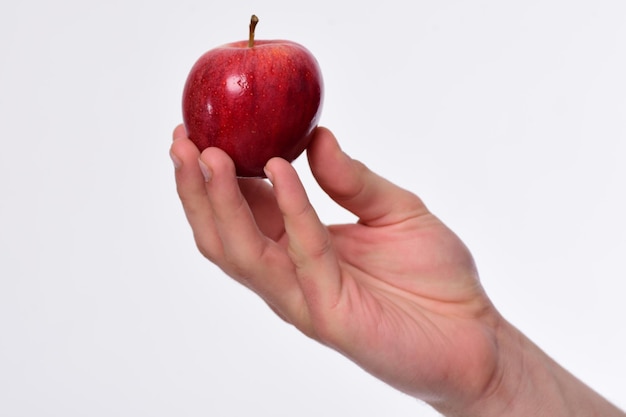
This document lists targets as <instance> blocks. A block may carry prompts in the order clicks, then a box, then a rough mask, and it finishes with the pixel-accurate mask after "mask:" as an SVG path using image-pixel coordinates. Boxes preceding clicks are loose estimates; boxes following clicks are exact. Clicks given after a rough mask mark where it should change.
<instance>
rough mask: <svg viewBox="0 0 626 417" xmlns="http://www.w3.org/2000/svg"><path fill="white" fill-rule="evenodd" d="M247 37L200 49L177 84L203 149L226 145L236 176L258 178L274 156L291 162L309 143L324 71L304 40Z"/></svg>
mask: <svg viewBox="0 0 626 417" xmlns="http://www.w3.org/2000/svg"><path fill="white" fill-rule="evenodd" d="M257 22H258V19H257V18H256V16H252V20H251V23H250V37H249V39H248V40H247V41H239V42H234V43H229V44H226V45H223V46H220V47H217V48H215V49H212V50H210V51H208V52H206V53H205V54H204V55H202V56H201V57H200V58H199V59H198V61H197V62H196V63H195V64H194V66H193V67H192V69H191V71H190V73H189V76H188V77H187V82H186V83H185V87H184V91H183V121H184V123H185V128H186V129H187V134H188V136H189V138H190V139H191V140H192V141H193V142H194V143H195V144H196V146H197V147H198V149H200V150H201V151H202V150H204V149H205V148H207V147H212V146H215V147H218V148H220V149H222V150H224V151H225V152H226V153H227V154H228V155H229V156H230V157H231V158H232V159H233V161H234V163H235V167H236V171H237V176H239V177H264V173H263V167H264V166H265V164H266V163H267V161H268V160H269V159H270V158H272V157H275V156H279V157H282V158H284V159H286V160H288V161H289V162H291V161H293V160H294V159H296V158H297V157H298V155H300V154H301V153H302V152H303V151H304V150H305V149H306V147H307V145H308V144H309V141H310V139H311V137H312V134H313V130H314V129H315V127H316V126H317V124H318V121H319V118H320V115H321V110H322V100H323V95H324V92H323V89H324V88H323V82H322V74H321V71H320V68H319V65H318V63H317V60H316V59H315V57H314V56H313V55H312V54H311V52H309V51H308V50H307V49H306V48H305V47H303V46H302V45H299V44H297V43H295V42H291V41H287V40H265V41H263V40H259V41H255V40H254V29H255V26H256V23H257Z"/></svg>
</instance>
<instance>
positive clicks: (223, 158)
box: [170, 127, 302, 321]
mask: <svg viewBox="0 0 626 417" xmlns="http://www.w3.org/2000/svg"><path fill="white" fill-rule="evenodd" d="M174 138H175V139H174V142H173V144H172V147H171V150H170V154H171V156H172V159H173V160H174V165H175V167H176V170H175V171H176V185H177V190H178V193H179V196H180V199H181V201H182V203H183V208H184V210H185V214H186V215H187V218H188V220H189V223H190V225H191V228H192V230H193V233H194V238H195V240H196V243H197V246H198V248H199V249H200V251H201V252H202V254H203V255H204V256H206V257H207V258H208V259H209V260H211V261H212V262H214V263H215V264H217V265H218V266H219V267H220V268H222V269H223V270H224V271H225V272H226V273H227V274H229V275H230V276H231V277H233V278H235V279H236V280H237V281H239V282H240V283H242V284H244V285H245V286H247V287H249V288H251V289H252V290H253V291H255V292H257V293H258V294H259V295H260V296H261V297H262V298H263V299H264V300H265V301H266V302H267V303H268V304H270V306H271V307H272V309H274V310H275V311H276V312H277V313H279V315H280V316H281V317H283V318H285V319H287V320H290V321H291V320H293V317H296V316H302V308H301V306H302V294H301V291H300V288H299V285H298V283H297V281H296V280H295V274H294V268H293V264H292V263H291V260H290V259H289V257H288V256H287V255H286V253H285V251H284V250H283V249H282V248H280V247H279V245H278V243H276V242H274V241H273V239H271V238H270V236H269V235H268V236H266V235H265V234H264V230H261V229H260V228H259V226H258V225H257V222H256V219H257V218H261V217H269V218H270V219H273V220H274V222H273V223H272V224H271V225H266V226H264V229H266V230H270V229H271V231H272V233H274V234H275V235H277V236H280V235H282V234H284V228H282V215H281V214H280V212H279V211H278V209H277V207H276V202H275V201H274V200H273V197H272V198H271V199H270V197H271V195H273V192H272V187H271V186H270V185H269V184H267V183H266V182H264V181H262V180H240V181H238V180H237V178H236V176H235V169H234V165H233V162H232V160H231V159H230V158H229V157H228V156H227V155H226V154H225V153H224V152H223V151H221V150H219V149H216V148H209V149H206V150H205V151H204V152H203V153H202V154H200V153H199V151H198V149H197V148H196V146H195V145H194V144H193V143H192V142H191V141H190V140H189V139H187V138H186V134H185V131H184V128H182V127H178V128H176V130H175V131H174ZM244 193H245V194H246V196H245V197H247V198H248V199H249V200H250V205H249V204H248V201H247V200H246V198H245V197H244ZM272 204H273V206H272ZM251 206H253V207H256V210H257V212H256V213H253V211H252V209H251ZM277 218H280V220H281V221H280V226H278V225H277V224H276V221H275V220H276V219H277ZM261 224H263V223H261ZM281 230H282V232H281Z"/></svg>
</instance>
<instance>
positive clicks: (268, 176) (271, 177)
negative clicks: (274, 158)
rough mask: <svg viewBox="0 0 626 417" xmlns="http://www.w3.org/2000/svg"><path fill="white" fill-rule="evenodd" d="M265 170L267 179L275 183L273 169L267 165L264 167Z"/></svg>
mask: <svg viewBox="0 0 626 417" xmlns="http://www.w3.org/2000/svg"><path fill="white" fill-rule="evenodd" d="M263 172H264V173H265V176H266V177H267V179H268V180H270V182H271V183H274V177H273V175H272V173H271V171H270V170H269V169H267V167H263Z"/></svg>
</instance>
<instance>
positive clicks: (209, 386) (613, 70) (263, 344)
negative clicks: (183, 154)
mask: <svg viewBox="0 0 626 417" xmlns="http://www.w3.org/2000/svg"><path fill="white" fill-rule="evenodd" d="M342 4H346V5H349V7H348V6H343V5H342ZM342 4H340V3H339V2H337V1H325V0H324V1H316V2H308V3H298V2H294V1H292V0H284V1H278V0H274V1H237V2H234V1H221V2H216V1H213V0H202V1H191V0H176V1H175V2H174V1H165V0H162V1H159V2H153V1H139V0H131V1H120V0H110V1H70V0H57V1H54V2H51V1H44V0H31V1H21V2H17V1H13V2H3V3H2V6H0V121H1V123H0V127H1V131H0V141H1V144H2V146H1V147H0V415H2V416H65V417H67V416H87V415H88V416H112V415H115V416H207V415H208V416H242V415H260V416H294V415H297V416H319V415H324V416H416V415H421V416H432V415H435V413H434V412H433V411H431V410H430V409H429V408H428V407H427V406H425V405H423V404H422V403H420V402H417V401H415V400H413V399H411V398H407V397H406V396H404V395H402V394H399V393H397V392H395V391H394V390H392V389H391V388H388V387H387V386H386V385H383V384H382V383H380V382H378V381H377V380H375V379H374V378H372V377H371V376H369V375H368V374H366V373H364V372H363V371H362V370H360V369H359V368H357V367H356V366H355V365H353V364H352V363H350V362H349V361H347V360H346V359H344V358H343V357H341V356H339V355H338V354H336V353H334V352H332V351H330V350H328V349H326V348H324V347H322V346H320V345H318V344H317V343H315V342H313V341H310V340H308V339H306V338H305V337H304V336H301V335H300V334H298V333H297V332H296V331H295V330H293V329H292V328H291V327H289V326H287V325H285V324H284V323H283V322H282V321H280V320H279V319H277V318H276V317H274V316H273V314H272V313H271V312H270V311H269V309H268V308H266V307H265V305H263V303H262V302H260V301H259V300H257V299H256V297H254V295H253V294H251V293H250V292H248V291H247V290H245V289H243V288H242V287H240V286H239V285H237V284H235V283H233V282H231V281H230V280H229V279H228V278H227V277H225V276H224V275H223V274H222V273H221V272H219V270H218V269H216V268H215V267H214V266H212V265H211V264H209V263H208V261H205V260H204V259H203V258H202V257H201V256H200V255H199V254H198V253H197V251H196V249H195V246H194V244H193V241H192V237H191V233H190V230H189V228H188V226H187V224H186V222H185V219H184V216H183V212H182V209H181V208H180V205H179V201H178V200H177V197H176V194H175V189H174V182H173V175H172V172H173V169H172V166H171V163H170V160H169V158H168V148H169V142H170V135H171V131H172V130H173V128H174V127H175V125H176V124H178V123H179V122H180V120H181V113H180V95H181V91H182V87H183V83H184V80H185V77H186V75H187V72H188V70H189V69H190V67H191V65H192V64H193V62H194V61H195V60H196V59H197V58H198V57H199V56H200V55H201V54H202V53H203V52H205V51H206V50H208V49H210V48H212V47H214V46H217V45H220V44H223V43H227V42H230V41H235V40H240V39H244V38H245V37H246V35H247V25H248V19H249V16H250V14H251V13H256V14H258V15H259V17H260V19H261V21H260V23H259V26H258V28H257V37H258V38H259V39H262V38H265V39H267V38H288V39H291V40H295V41H298V42H300V43H302V44H304V45H306V46H307V47H308V48H309V49H310V50H311V51H312V52H313V53H314V54H315V55H316V56H317V58H318V60H319V62H320V65H321V67H322V70H323V73H324V76H325V83H326V102H325V107H324V112H323V116H322V124H323V125H326V126H328V127H330V128H331V129H332V130H334V132H335V133H336V134H337V136H338V137H339V140H340V142H341V144H342V146H343V147H344V149H345V150H346V151H347V152H349V153H350V154H352V155H353V156H354V157H356V158H359V159H361V160H363V161H364V162H366V163H367V164H368V165H370V166H371V167H372V168H373V169H375V170H377V171H378V172H380V173H382V174H383V175H385V176H387V177H388V178H390V179H392V180H394V181H395V182H397V183H399V184H401V185H402V186H404V187H406V188H409V189H411V190H412V191H414V192H416V193H417V194H419V195H420V196H421V197H422V198H423V199H424V200H425V201H426V202H427V204H428V205H429V207H430V208H431V209H432V210H433V211H434V212H435V213H437V214H438V215H439V216H440V217H441V218H442V219H443V220H444V221H445V222H447V223H448V224H449V225H450V226H451V227H452V228H453V229H454V230H455V231H456V232H457V233H458V234H459V235H460V236H461V237H462V238H463V239H464V241H465V242H466V243H467V244H468V246H469V247H470V248H471V250H472V252H473V253H474V255H475V257H476V259H477V262H478V265H479V268H480V270H481V275H482V280H483V282H484V285H485V287H486V289H487V291H488V293H489V294H490V296H491V297H492V298H493V300H494V302H495V304H496V305H497V306H498V307H499V309H500V310H501V311H502V312H503V314H504V315H505V316H506V317H507V318H508V319H509V320H510V321H511V322H513V323H514V324H515V325H517V326H518V327H519V328H520V329H522V330H523V331H524V332H525V333H526V334H528V335H529V336H530V337H531V338H532V339H533V340H535V341H536V342H537V343H538V344H539V345H540V346H541V347H542V348H543V349H545V350H546V351H547V352H548V353H549V354H550V355H552V356H553V357H554V358H556V359H557V360H558V361H559V362H560V363H562V364H563V365H564V366H565V367H567V368H568V369H570V370H571V371H572V372H573V373H575V374H576V375H578V376H579V377H580V378H582V379H583V380H585V381H586V382H587V383H588V384H590V385H591V386H592V387H594V388H595V389H597V390H598V391H600V392H601V393H603V394H604V395H605V396H607V397H609V398H611V399H612V400H613V401H614V402H616V403H617V404H618V405H620V406H621V407H626V388H625V385H624V380H625V378H626V356H625V355H624V352H626V331H625V330H624V319H625V317H626V306H625V304H624V301H623V299H624V295H623V294H624V290H625V289H626V287H625V284H624V282H625V281H626V265H625V262H624V260H625V259H626V216H624V213H626V197H625V194H626V192H625V189H626V164H625V163H624V161H625V159H626V77H625V76H624V74H626V3H625V2H623V1H622V0H614V1H607V0H588V1H565V0H563V1H557V0H529V1H509V2H503V1H495V0H494V1H460V0H459V1H437V2H432V1H415V2H408V1H406V2H402V1H394V0H391V1H384V2H376V3H373V2H371V3H364V2H360V3H354V2H348V3H342ZM295 164H296V166H297V167H298V169H299V171H300V172H302V175H303V177H304V180H305V181H306V184H307V187H308V189H309V190H310V193H311V198H312V199H313V200H314V203H315V204H316V206H317V207H318V208H319V211H320V215H321V216H322V218H323V220H324V221H326V222H336V221H352V217H351V216H349V215H347V214H346V213H344V212H342V211H341V210H339V209H337V208H335V207H334V206H333V205H332V204H331V203H330V202H329V201H328V200H327V199H326V198H325V197H324V196H323V195H322V194H321V193H320V192H319V191H318V189H317V188H316V186H315V184H314V183H313V181H312V180H311V177H310V174H309V173H308V171H307V167H306V164H305V161H304V159H299V160H298V161H296V163H295ZM460 354H462V352H460Z"/></svg>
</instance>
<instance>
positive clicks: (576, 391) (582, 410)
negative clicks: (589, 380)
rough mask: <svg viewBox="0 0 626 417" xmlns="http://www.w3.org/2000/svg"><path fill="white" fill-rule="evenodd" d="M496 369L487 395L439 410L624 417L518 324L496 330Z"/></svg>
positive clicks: (458, 414) (456, 416)
mask: <svg viewBox="0 0 626 417" xmlns="http://www.w3.org/2000/svg"><path fill="white" fill-rule="evenodd" d="M496 340H497V344H498V367H497V368H496V371H495V372H494V374H493V377H492V380H491V382H490V384H489V385H488V386H487V388H486V389H485V391H484V393H483V395H482V396H481V397H480V398H479V399H477V400H475V401H472V403H471V404H465V405H463V406H459V405H457V406H446V405H443V406H440V407H438V406H435V408H437V409H438V410H439V411H440V412H442V413H443V414H444V415H446V416H448V417H474V416H476V417H478V416H480V417H495V416H498V417H503V416H505V417H518V416H519V417H522V416H523V417H526V416H529V415H532V416H537V417H543V416H545V417H548V416H549V417H561V416H562V417H575V416H581V417H582V416H585V417H589V416H603V417H624V416H626V414H624V413H623V412H622V411H620V410H619V409H617V407H615V406H613V405H612V404H610V403H609V402H608V401H606V400H605V399H604V398H602V397H601V396H600V395H599V394H597V393H596V392H594V391H593V390H592V389H591V388H589V387H588V386H586V385H585V384H583V383H582V382H581V381H580V380H578V379H577V378H576V377H574V376H573V375H572V374H570V373H569V372H568V371H566V370H565V369H564V368H562V367H561V366H560V365H559V364H558V363H556V362H555V361H554V360H553V359H552V358H550V357H549V356H548V355H547V354H546V353H545V352H543V351H542V350H541V349H540V348H539V347H538V346H537V345H535V344H534V343H533V342H531V341H530V340H529V339H528V338H527V337H526V336H524V335H523V334H522V333H521V332H520V331H519V330H517V329H516V328H515V327H514V326H512V325H511V324H509V323H508V322H506V321H505V320H502V322H501V323H500V325H499V326H498V328H497V329H496Z"/></svg>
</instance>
